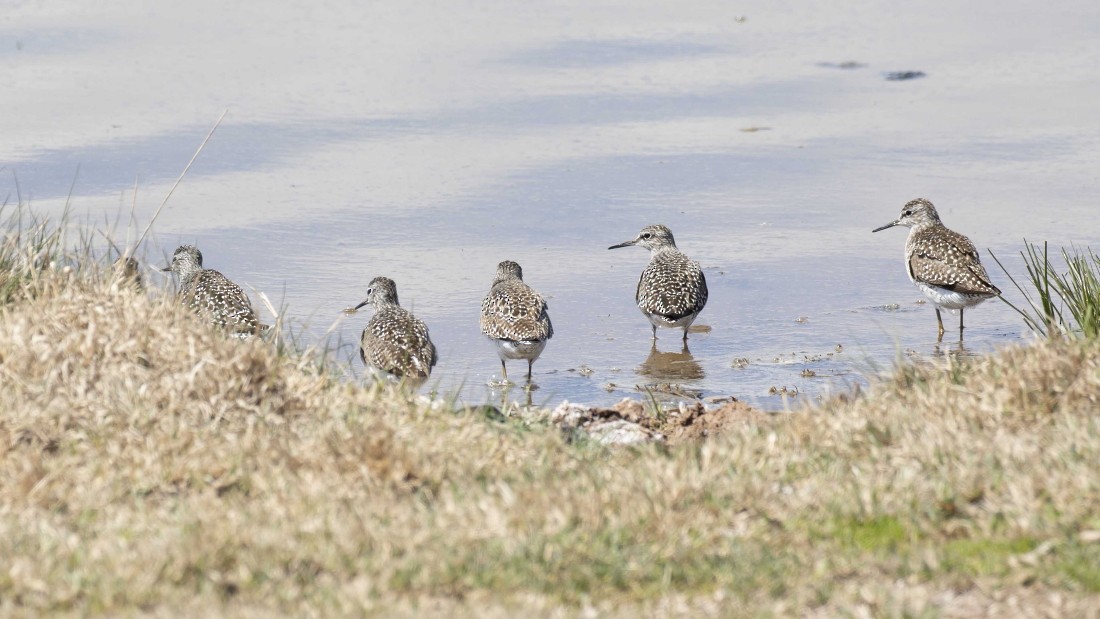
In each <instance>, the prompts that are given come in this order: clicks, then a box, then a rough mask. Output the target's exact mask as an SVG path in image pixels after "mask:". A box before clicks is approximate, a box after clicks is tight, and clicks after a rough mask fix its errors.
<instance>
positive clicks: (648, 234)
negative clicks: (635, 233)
mask: <svg viewBox="0 0 1100 619" xmlns="http://www.w3.org/2000/svg"><path fill="white" fill-rule="evenodd" d="M651 236H653V235H652V234H650V233H648V232H645V233H643V234H642V238H643V239H648V238H650V237H651Z"/></svg>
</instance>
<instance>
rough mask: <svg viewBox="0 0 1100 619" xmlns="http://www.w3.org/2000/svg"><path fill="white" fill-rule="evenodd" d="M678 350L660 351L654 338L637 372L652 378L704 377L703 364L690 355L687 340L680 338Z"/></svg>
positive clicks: (681, 378)
mask: <svg viewBox="0 0 1100 619" xmlns="http://www.w3.org/2000/svg"><path fill="white" fill-rule="evenodd" d="M680 343H681V347H680V351H679V352H662V351H660V350H658V349H657V341H656V340H654V341H653V344H652V346H651V347H650V349H649V356H648V357H646V359H645V361H643V362H642V364H641V365H640V366H639V367H638V368H637V372H638V374H640V375H642V376H645V377H647V378H652V379H654V380H700V379H703V378H705V377H706V372H704V371H703V366H701V365H699V362H698V361H696V360H695V357H694V356H692V354H691V350H690V349H689V348H688V343H687V340H680Z"/></svg>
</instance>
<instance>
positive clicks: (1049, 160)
mask: <svg viewBox="0 0 1100 619" xmlns="http://www.w3.org/2000/svg"><path fill="white" fill-rule="evenodd" d="M7 8H8V10H5V11H3V12H2V13H3V14H2V15H0V72H2V74H3V75H4V77H5V82H6V84H7V88H6V89H5V94H4V95H3V97H4V109H5V113H4V114H3V115H2V116H0V135H3V136H4V140H3V142H2V143H0V161H2V164H0V165H2V166H3V170H2V172H0V183H2V185H3V187H0V191H4V192H5V193H7V194H8V196H9V197H8V202H9V203H14V202H16V201H19V200H22V201H23V202H27V203H29V204H30V205H31V207H32V208H33V209H35V210H36V211H39V212H47V213H55V214H56V213H60V212H61V210H62V208H63V205H64V203H65V202H66V199H67V198H68V196H69V193H70V188H72V196H71V203H72V208H73V213H74V218H76V219H77V220H80V221H83V220H85V219H86V220H89V221H91V222H92V223H102V222H104V221H113V220H114V219H116V218H119V217H121V219H122V224H120V225H119V227H118V228H117V234H116V236H117V237H118V238H119V239H121V240H125V239H126V236H127V231H126V225H125V221H126V219H127V217H128V213H129V209H130V205H131V203H132V201H134V195H133V190H134V187H135V186H136V188H137V196H136V202H134V204H135V205H136V208H135V213H136V224H135V225H136V226H137V227H138V228H143V227H144V225H145V224H146V223H147V222H148V220H149V218H150V217H152V215H153V213H154V211H155V210H156V208H157V206H158V205H159V204H160V202H161V200H162V199H163V197H164V195H165V194H166V193H167V191H168V188H169V187H170V186H171V184H172V182H173V181H174V180H175V178H176V177H177V176H178V175H179V173H180V171H181V170H182V169H183V167H184V165H185V164H186V163H187V161H188V159H189V158H190V157H191V155H192V153H193V152H194V150H195V148H196V147H197V146H198V144H199V143H200V142H201V141H202V139H203V137H204V136H205V135H206V133H207V132H208V131H209V129H210V127H211V125H212V124H213V122H214V120H215V119H216V118H217V117H218V116H219V115H220V114H221V113H222V111H223V110H224V109H227V108H228V109H229V113H228V115H227V117H226V119H225V121H224V122H223V123H222V125H221V126H220V127H219V128H218V129H217V131H216V132H215V134H214V137H213V139H212V140H211V142H210V143H209V144H208V145H207V147H206V148H205V149H204V151H203V152H202V153H201V155H200V156H199V158H198V159H197V161H196V162H195V164H194V166H193V167H192V169H191V170H190V171H189V172H188V175H187V177H186V178H185V180H184V181H183V183H182V184H181V185H180V187H179V189H178V190H177V191H176V193H175V194H174V195H173V197H172V198H171V200H170V201H169V202H168V206H167V207H166V209H165V210H164V212H163V213H162V214H161V216H160V218H159V219H158V220H157V222H156V224H155V226H154V233H153V236H152V238H151V239H150V243H149V245H148V246H147V247H146V248H145V249H144V256H145V258H146V259H147V260H148V261H149V262H150V263H153V264H157V263H160V262H161V261H163V260H165V255H166V254H167V253H170V252H171V250H172V249H173V248H174V247H175V246H176V245H178V244H180V243H185V242H194V243H197V244H198V245H199V246H200V247H201V248H202V250H203V252H204V254H205V256H206V261H207V266H209V267H212V268H217V269H219V270H221V271H223V272H225V273H226V274H227V275H229V276H230V277H231V278H233V279H235V280H237V281H238V282H240V283H242V284H243V285H245V286H246V289H249V290H251V291H263V292H265V293H266V294H267V295H268V296H269V297H271V298H272V299H273V300H274V302H275V303H276V304H277V305H278V306H279V307H280V308H282V311H283V312H284V313H285V315H286V316H287V318H288V319H289V322H290V323H291V327H292V329H293V330H296V331H300V332H303V333H304V334H305V336H306V338H307V339H312V340H317V339H320V338H323V337H325V334H326V333H328V332H330V328H331V337H333V338H334V341H338V342H341V343H342V345H341V347H340V348H339V349H338V350H337V352H336V353H335V354H336V355H337V356H338V357H339V358H341V359H347V360H348V361H349V364H350V366H351V367H352V368H354V372H355V373H356V374H360V373H361V367H360V365H359V362H358V360H357V358H356V357H357V355H356V354H355V346H356V344H355V342H356V340H357V336H358V332H359V330H361V329H362V327H363V325H364V324H365V323H366V320H367V315H366V314H362V313H361V314H358V315H356V316H353V317H342V315H341V314H340V310H341V309H342V308H344V307H346V306H348V305H352V304H356V303H358V302H359V301H361V300H362V298H363V296H364V294H365V286H366V283H367V282H368V281H369V280H370V278H371V277H373V276H375V275H387V276H390V277H392V278H393V279H395V280H396V281H397V284H398V290H399V292H400V296H401V299H402V302H403V304H404V305H406V306H407V307H410V308H412V309H413V310H414V311H415V312H416V314H417V315H419V316H420V317H421V318H423V319H424V320H425V321H426V322H427V323H428V325H429V327H430V328H431V331H432V335H433V338H434V339H435V341H436V343H437V346H438V347H439V349H440V353H441V362H440V365H439V366H438V368H437V372H436V374H435V375H434V376H433V382H432V386H433V387H435V388H437V389H439V390H440V391H441V392H443V393H456V394H457V396H458V397H459V398H460V399H462V400H464V401H468V402H482V401H486V400H489V401H493V400H496V399H499V398H501V397H505V398H512V399H520V400H523V399H525V397H526V396H525V394H523V393H522V392H520V391H519V390H515V391H513V392H512V393H509V394H503V395H502V394H499V393H495V392H492V391H491V390H490V389H489V387H488V386H487V385H486V383H487V382H489V381H490V380H491V379H493V378H494V377H495V376H496V375H497V374H498V373H499V362H498V361H497V358H496V355H495V353H494V351H493V349H492V347H491V345H490V344H489V343H488V342H487V341H486V340H485V339H484V338H483V337H482V336H481V334H480V332H479V330H478V321H477V317H478V311H479V306H480V300H481V298H482V297H483V296H484V295H485V293H486V292H487V291H488V288H489V284H490V282H491V279H492V276H493V270H494V267H495V265H496V263H497V262H499V261H500V260H503V259H513V260H516V261H518V262H519V263H520V264H521V265H523V267H524V273H525V276H526V279H527V281H528V283H530V284H531V285H532V286H534V287H535V288H537V289H538V290H540V291H541V292H542V293H543V294H544V295H545V296H546V297H548V299H549V302H550V308H551V316H552V318H553V320H554V326H555V331H556V335H555V337H554V339H553V340H552V341H551V342H550V345H549V346H548V347H547V349H546V352H545V353H544V355H543V357H542V358H541V359H540V360H539V361H538V362H537V363H536V364H535V380H536V382H537V384H538V385H539V386H540V389H538V390H536V391H535V392H534V393H533V394H531V396H530V397H531V399H532V401H533V402H535V403H541V404H550V403H556V402H557V401H560V400H561V399H566V398H567V399H570V400H577V401H584V402H592V403H610V402H614V401H616V400H618V399H620V398H621V397H624V395H634V394H638V393H642V392H645V391H646V390H647V389H649V390H651V391H652V390H653V389H654V387H653V386H654V385H656V389H657V390H658V391H661V390H666V389H671V390H672V391H674V392H677V393H680V394H683V393H689V394H692V395H701V396H703V397H712V396H726V395H732V396H736V397H738V398H741V399H746V400H750V401H753V402H755V403H757V404H760V405H762V406H764V407H767V408H771V409H780V408H783V407H784V406H787V405H788V402H789V401H790V400H789V399H788V398H785V397H784V396H782V395H774V394H773V393H772V392H773V391H777V392H783V391H786V392H788V393H790V392H793V391H797V392H798V393H799V394H800V395H798V396H796V397H795V399H794V400H793V401H802V400H807V399H811V398H813V397H816V396H818V395H820V394H821V393H822V392H823V391H825V390H827V389H844V388H847V386H849V385H851V384H854V383H860V382H863V381H865V380H866V377H867V376H868V375H870V374H873V373H874V372H876V371H879V370H881V369H885V368H888V367H890V365H891V364H893V363H894V362H895V361H896V360H897V359H898V358H903V357H907V356H914V355H915V356H933V355H939V354H953V353H958V352H960V351H962V352H973V353H981V352H986V351H989V350H992V349H994V348H996V347H998V346H1003V345H1007V344H1012V343H1017V342H1020V341H1021V340H1022V339H1023V338H1025V337H1026V336H1025V335H1024V333H1023V329H1022V324H1021V322H1020V320H1019V319H1018V317H1017V316H1016V315H1015V314H1014V313H1013V312H1012V310H1011V309H1009V308H1007V307H1006V306H1005V305H1003V304H1002V303H1000V302H998V301H993V302H988V303H986V304H984V305H982V306H980V307H978V308H977V309H974V310H972V311H969V312H968V313H967V321H968V329H967V331H966V340H965V346H963V345H960V343H959V342H958V341H952V338H951V337H950V333H949V334H948V336H947V337H945V340H944V342H943V343H937V342H936V333H935V317H934V313H933V311H932V308H931V307H929V306H927V305H921V304H918V303H916V301H918V300H919V299H920V294H919V293H918V292H917V291H916V290H915V289H914V288H913V287H912V286H911V284H910V283H909V282H908V280H907V278H906V276H905V274H904V270H903V267H902V264H901V253H902V246H903V244H904V237H905V233H904V231H903V230H889V231H884V232H882V233H879V234H875V235H872V234H871V233H870V230H871V229H872V228H874V227H877V226H879V225H882V224H884V223H886V222H888V221H891V220H892V219H894V218H895V217H896V216H897V214H898V211H899V210H900V208H901V206H902V204H904V203H905V202H906V201H907V200H909V199H912V198H915V197H919V196H923V197H927V198H930V199H932V200H933V201H934V202H935V203H936V204H937V206H938V207H939V209H940V212H941V215H942V216H943V218H944V220H945V222H946V223H947V224H948V225H949V226H951V227H953V228H955V229H957V230H959V231H961V232H963V233H965V234H968V235H969V236H971V238H972V239H973V240H974V241H975V243H976V244H977V245H978V246H979V247H980V248H991V249H993V251H995V252H996V253H997V254H998V255H999V256H1002V257H1003V258H1008V259H1009V260H1008V264H1009V265H1010V268H1011V269H1013V270H1014V272H1016V273H1017V274H1018V273H1019V271H1020V261H1019V258H1018V256H1017V252H1018V251H1019V249H1020V248H1021V247H1022V240H1023V239H1024V238H1025V237H1026V238H1027V239H1029V240H1035V241H1041V240H1049V241H1051V242H1052V243H1053V244H1054V245H1055V246H1058V245H1068V244H1070V243H1077V244H1084V245H1087V244H1091V245H1092V246H1094V247H1100V209H1098V208H1097V206H1096V199H1095V196H1096V195H1097V194H1098V189H1100V174H1098V173H1097V170H1098V168H1097V161H1100V117H1098V115H1097V114H1096V113H1095V101H1096V100H1097V98H1098V95H1100V79H1098V78H1100V71H1098V69H1097V67H1100V36H1098V35H1100V32H1098V31H1100V8H1097V6H1096V5H1095V4H1094V3H1089V2H1084V1H1074V2H1069V3H1065V4H1062V5H1059V8H1058V11H1057V14H1046V13H1041V12H1037V11H1036V9H1035V8H1034V5H1032V4H1025V3H1014V2H1009V3H1005V2H992V1H981V2H977V3H966V5H965V6H961V5H959V4H958V3H951V2H938V3H922V4H921V5H920V6H910V5H906V6H900V5H897V4H896V3H891V2H885V1H883V2H873V3H849V4H848V5H847V6H843V5H840V6H838V5H836V4H835V3H829V6H822V5H821V3H812V2H785V3H748V4H743V5H737V6H733V5H730V4H729V3H724V2H700V3H692V5H691V6H690V7H687V6H683V5H682V4H678V3H656V2H654V3H650V2H641V3H635V4H632V5H631V7H630V10H624V9H623V7H622V6H620V5H617V4H613V3H591V2H584V3H581V2H575V3H553V4H541V3H522V4H516V3H511V2H501V1H499V0H498V1H487V2H463V3H453V4H446V5H438V6H412V5H410V4H409V3H401V2H375V3H370V4H369V6H358V7H356V6H347V5H346V4H345V3H336V2H330V3H325V2H322V3H319V4H311V5H309V6H308V7H307V6H301V7H291V6H282V5H270V6H268V5H265V6H264V7H263V8H262V10H261V9H259V8H258V7H252V6H225V5H223V4H222V3H213V2H197V3H186V6H167V5H165V6H159V5H157V6H145V7H118V6H115V7H108V8H104V7H99V6H96V7H92V6H90V5H85V4H83V3H78V2H61V3H56V4H51V5H50V6H49V7H46V6H43V5H40V4H37V3H29V2H16V3H14V4H11V5H10V6H9V7H7ZM897 71H921V72H923V73H924V74H925V76H924V77H921V78H918V79H912V80H904V81H891V80H887V79H886V77H887V75H888V74H889V73H891V72H897ZM74 179H75V183H74ZM649 223H664V224H666V225H668V226H669V227H670V228H671V229H672V230H673V232H674V233H675V235H676V239H677V242H678V244H679V246H680V248H681V249H682V250H683V251H685V252H686V253H687V254H688V255H690V256H692V257H693V258H695V259H696V260H698V261H699V262H700V263H701V264H702V265H703V267H704V269H705V270H706V275H707V280H708V283H709V285H710V289H711V297H710V301H709V304H708V306H707V309H706V310H705V311H704V312H703V314H702V315H701V317H700V319H699V321H698V322H697V324H700V325H704V326H706V327H709V329H706V330H704V332H699V333H693V334H692V336H691V339H690V341H689V345H690V350H683V349H682V347H681V342H680V340H679V337H678V336H677V335H676V333H675V332H672V331H665V332H662V333H661V334H660V335H661V338H660V340H659V341H658V342H657V348H656V349H654V348H653V347H652V344H651V341H650V337H649V333H650V330H649V326H648V323H647V322H646V320H645V319H644V317H643V316H642V315H641V313H640V312H638V310H637V308H635V307H634V305H633V293H634V287H635V283H636V281H637V276H638V274H639V273H640V272H641V270H642V268H643V267H644V265H645V262H646V260H647V258H648V257H647V254H646V252H645V251H643V250H641V249H622V250H618V251H615V252H609V251H607V249H606V248H607V247H608V246H609V245H611V244H614V243H618V242H621V241H625V240H628V239H631V238H633V236H634V235H635V234H636V233H637V231H638V230H639V229H640V228H641V227H642V226H643V225H646V224H649ZM132 234H133V233H131V235H132ZM983 258H984V260H985V261H986V262H987V263H988V266H989V267H990V272H991V274H992V277H993V279H994V281H995V282H996V283H997V284H998V285H1000V287H1001V288H1002V289H1004V290H1006V291H1008V292H1009V297H1010V298H1012V299H1013V300H1018V296H1014V295H1013V293H1014V291H1013V290H1012V287H1011V285H1010V283H1009V282H1008V281H1007V278H1006V277H1005V275H1004V274H1003V273H1001V272H1000V271H999V270H998V269H997V268H996V266H995V265H993V264H992V263H991V261H990V260H989V259H988V257H987V256H986V255H984V254H983ZM252 296H253V300H254V301H256V300H257V295H256V293H255V292H253V293H252ZM266 313H267V312H266V311H265V314H266ZM266 318H267V319H270V316H266ZM948 322H949V324H950V320H949V321H948ZM520 365H521V364H519V363H517V364H515V365H514V366H513V367H514V371H515V372H516V373H517V374H518V373H519V372H520V370H521V368H520ZM669 383H671V384H672V385H671V387H669V386H668V384H669ZM647 385H648V386H649V387H647Z"/></svg>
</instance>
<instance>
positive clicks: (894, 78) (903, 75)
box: [886, 71, 924, 82]
mask: <svg viewBox="0 0 1100 619" xmlns="http://www.w3.org/2000/svg"><path fill="white" fill-rule="evenodd" d="M919 77H924V71H893V72H891V73H887V74H886V79H887V80H889V81H891V82H902V81H905V80H915V79H917V78H919Z"/></svg>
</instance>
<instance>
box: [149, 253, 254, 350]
mask: <svg viewBox="0 0 1100 619" xmlns="http://www.w3.org/2000/svg"><path fill="white" fill-rule="evenodd" d="M161 270H162V271H165V272H169V271H170V272H172V273H175V274H176V277H178V278H179V294H178V295H177V298H178V299H179V300H180V302H181V303H183V304H184V305H186V306H187V307H189V308H191V310H192V311H194V312H197V313H198V314H199V315H200V316H203V317H205V318H206V319H207V320H209V321H210V323H211V324H213V325H215V326H218V327H221V328H223V329H226V330H227V331H229V333H230V334H232V335H234V336H237V337H242V338H244V337H249V336H251V335H254V334H256V333H258V332H259V331H260V330H261V325H260V321H259V320H258V319H257V318H256V312H255V311H254V310H253V309H252V303H251V301H249V300H248V295H246V294H245V293H244V290H241V287H240V286H238V285H237V284H235V283H233V282H232V281H231V280H230V279H229V278H228V277H226V276H224V275H222V274H221V273H219V272H218V271H215V270H214V269H204V268H202V252H200V251H199V250H198V248H197V247H195V246H194V245H181V246H180V247H179V248H177V249H176V251H175V253H173V254H172V264H170V265H169V266H167V267H165V268H163V269H161Z"/></svg>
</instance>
